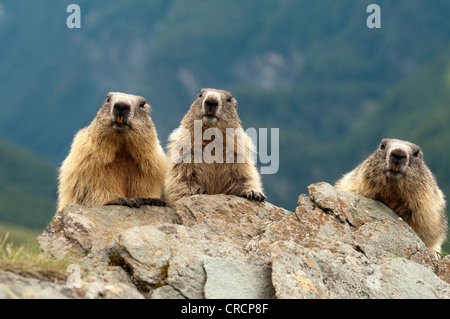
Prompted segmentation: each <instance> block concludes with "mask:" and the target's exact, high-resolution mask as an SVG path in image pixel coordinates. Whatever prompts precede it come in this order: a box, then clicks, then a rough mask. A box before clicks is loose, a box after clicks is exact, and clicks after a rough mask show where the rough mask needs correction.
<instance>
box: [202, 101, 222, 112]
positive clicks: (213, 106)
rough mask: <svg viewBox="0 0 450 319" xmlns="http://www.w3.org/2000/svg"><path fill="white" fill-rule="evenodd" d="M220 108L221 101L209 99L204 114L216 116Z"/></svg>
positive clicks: (205, 104)
mask: <svg viewBox="0 0 450 319" xmlns="http://www.w3.org/2000/svg"><path fill="white" fill-rule="evenodd" d="M218 107H219V101H217V100H216V99H207V100H205V103H204V112H205V113H206V114H208V115H215V113H216V111H217V108H218Z"/></svg>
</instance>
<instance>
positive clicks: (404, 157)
mask: <svg viewBox="0 0 450 319" xmlns="http://www.w3.org/2000/svg"><path fill="white" fill-rule="evenodd" d="M373 161H375V162H376V163H373ZM370 164H371V165H373V164H375V165H373V167H374V168H377V169H379V168H380V167H382V169H383V172H382V173H383V174H384V176H386V178H387V180H388V181H399V180H400V179H402V178H405V177H413V178H417V177H419V174H420V173H421V172H422V173H425V172H424V170H425V169H426V167H425V163H424V161H423V153H422V150H421V149H420V147H419V146H417V145H415V144H413V143H410V142H407V141H402V140H397V139H387V138H385V139H383V140H382V141H381V143H380V146H379V147H378V149H377V150H376V151H375V152H374V153H373V154H372V156H371V163H370Z"/></svg>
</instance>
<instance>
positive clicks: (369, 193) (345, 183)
mask: <svg viewBox="0 0 450 319" xmlns="http://www.w3.org/2000/svg"><path fill="white" fill-rule="evenodd" d="M395 170H398V172H395ZM336 189H337V190H340V191H349V192H353V193H356V194H359V195H362V196H365V197H369V198H373V199H377V200H379V201H381V202H383V203H385V204H386V205H387V206H389V207H390V208H391V209H392V210H393V211H394V212H395V213H396V214H397V215H399V216H400V217H401V218H402V219H403V220H404V221H405V222H407V223H408V224H409V225H410V226H411V228H412V229H414V231H415V232H416V233H417V234H418V235H419V237H420V238H421V239H422V240H423V242H424V243H425V245H426V246H427V247H428V248H429V249H430V250H431V251H432V252H440V249H441V246H442V243H443V242H444V241H445V239H446V236H447V217H446V214H445V206H446V202H445V199H444V195H443V193H442V191H441V190H440V189H439V187H438V185H437V183H436V179H435V177H434V175H433V174H432V173H431V171H430V170H429V168H428V167H427V166H426V164H425V162H424V160H423V154H422V151H421V149H420V148H419V147H418V146H417V145H414V144H412V143H410V142H406V141H401V140H396V139H383V140H382V142H381V144H380V147H379V148H378V149H377V150H376V151H375V152H374V153H373V154H372V155H371V156H369V157H368V158H367V159H366V160H365V161H364V162H363V163H361V164H360V165H359V166H358V167H356V168H355V169H354V170H353V171H351V172H349V173H347V174H346V175H344V176H343V177H342V178H341V179H340V180H339V181H337V182H336Z"/></svg>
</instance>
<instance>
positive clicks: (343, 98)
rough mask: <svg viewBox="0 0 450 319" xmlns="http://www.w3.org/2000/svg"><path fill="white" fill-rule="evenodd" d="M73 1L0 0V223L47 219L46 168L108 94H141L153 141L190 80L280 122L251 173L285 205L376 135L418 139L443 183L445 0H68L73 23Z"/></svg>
mask: <svg viewBox="0 0 450 319" xmlns="http://www.w3.org/2000/svg"><path fill="white" fill-rule="evenodd" d="M70 3H73V1H50V0H43V1H39V2H30V1H24V0H16V1H4V0H0V75H1V76H0V98H1V99H0V103H1V111H2V114H1V116H0V224H1V223H3V224H5V225H11V226H10V227H9V228H12V227H13V226H14V227H15V226H20V227H26V229H33V230H40V229H42V228H44V227H45V226H46V224H47V223H48V222H49V221H50V219H51V217H52V216H53V214H54V212H55V207H56V203H55V202H56V176H57V168H58V167H59V165H60V163H61V161H62V160H63V159H64V157H65V156H66V155H67V153H68V151H69V148H70V144H71V141H72V139H73V136H74V134H75V133H76V132H77V131H78V130H79V129H80V128H82V127H84V126H86V125H88V124H89V123H90V121H91V120H92V119H93V117H94V116H95V114H96V112H97V110H98V109H99V108H100V106H101V104H102V103H103V101H104V98H105V96H106V94H107V93H108V92H109V91H123V92H127V93H131V94H138V95H142V96H144V97H146V98H147V100H148V101H150V103H151V104H152V109H153V113H152V118H153V120H154V122H155V124H156V127H157V130H158V134H159V139H160V141H161V143H162V144H163V145H166V143H167V137H168V135H169V134H170V132H171V131H172V130H173V129H175V128H176V127H177V126H178V124H179V122H180V120H181V119H182V117H183V115H184V114H185V112H186V111H187V109H188V107H189V106H190V104H191V103H192V101H193V99H194V98H195V97H196V95H197V92H198V91H199V89H200V88H202V87H213V88H220V89H225V90H228V91H230V92H232V93H233V95H234V96H235V97H236V98H237V100H238V102H239V114H240V116H241V119H242V122H243V125H244V128H248V127H255V128H269V129H270V128H279V129H280V144H279V151H280V158H279V164H280V168H279V171H278V172H277V173H276V174H274V175H264V176H263V181H264V185H265V189H266V193H267V195H268V200H269V201H270V202H271V203H273V204H275V205H278V206H282V207H285V208H287V209H289V210H294V209H295V207H296V200H297V197H298V195H299V194H301V193H305V192H306V191H307V189H306V187H307V186H308V185H309V184H311V183H314V182H317V181H327V182H329V183H331V184H333V183H334V182H335V181H336V180H337V179H338V178H339V177H340V176H341V175H342V174H344V173H345V172H347V171H349V170H350V169H352V168H353V167H355V166H356V165H357V164H358V163H359V162H360V161H362V160H363V159H364V158H366V157H367V156H368V155H369V154H370V153H371V152H372V151H373V150H375V149H376V148H377V146H378V143H379V140H380V139H381V138H383V137H393V138H400V139H405V140H409V141H411V142H414V143H416V144H418V145H420V146H421V147H422V148H423V150H424V153H425V160H426V163H427V164H428V166H429V167H430V168H431V170H432V171H433V172H434V173H435V175H436V177H437V180H438V183H439V185H440V186H441V188H442V189H443V191H444V193H445V194H447V195H448V194H450V166H449V165H448V163H450V149H449V148H448V145H449V142H450V126H449V124H450V54H449V53H450V41H449V40H450V20H449V19H448V14H449V13H450V2H449V1H446V0H436V1H426V0H400V1H381V0H378V1H373V0H371V1H364V0H358V1H356V0H341V1H330V0H316V1H306V0H303V1H301V0H278V1H274V0H259V1H237V0H227V1H223V0H220V1H219V0H212V1H205V0H190V1H183V0H152V1H138V0H132V1H120V0H109V1H106V0H96V1H87V0H79V1H77V2H76V3H77V4H78V5H79V6H80V8H81V26H82V27H81V29H69V28H67V26H66V19H67V17H68V16H69V13H66V8H67V6H68V5H69V4H70ZM370 3H377V4H378V5H379V6H380V7H381V25H382V28H381V29H369V28H367V26H366V19H367V17H368V16H369V13H367V12H366V8H367V6H368V5H369V4H370ZM0 226H1V225H0ZM2 229H8V227H3V228H2V227H0V232H1V231H2ZM33 234H34V233H33ZM1 235H2V234H1V233H0V236H1ZM444 249H446V250H447V251H450V245H448V244H447V245H446V246H445V247H444Z"/></svg>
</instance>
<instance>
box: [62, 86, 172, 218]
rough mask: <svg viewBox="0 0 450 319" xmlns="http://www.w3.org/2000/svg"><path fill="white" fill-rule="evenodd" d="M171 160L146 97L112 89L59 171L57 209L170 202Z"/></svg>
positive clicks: (81, 131)
mask: <svg viewBox="0 0 450 319" xmlns="http://www.w3.org/2000/svg"><path fill="white" fill-rule="evenodd" d="M166 170H167V159H166V156H165V154H164V151H163V149H162V147H161V145H160V143H159V140H158V137H157V134H156V129H155V125H154V124H153V121H152V119H151V118H150V105H149V104H148V103H147V102H146V101H145V99H144V98H143V97H140V96H135V95H130V94H125V93H119V92H110V93H108V95H107V97H106V101H105V102H104V104H103V106H102V107H101V108H100V110H99V111H98V113H97V115H96V117H95V118H94V120H93V121H92V123H91V124H90V125H89V126H88V127H85V128H83V129H81V130H80V131H79V132H78V133H77V134H76V136H75V138H74V141H73V143H72V147H71V150H70V153H69V155H68V156H67V158H66V159H65V160H64V162H63V163H62V166H61V168H60V170H59V185H58V194H59V197H58V211H60V210H62V209H63V208H64V207H65V206H66V205H67V204H69V203H76V204H80V205H87V206H91V205H106V204H113V205H114V204H115V205H127V206H130V207H139V206H140V205H165V203H164V201H163V200H161V199H160V198H161V193H162V189H163V187H164V176H165V173H166Z"/></svg>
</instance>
